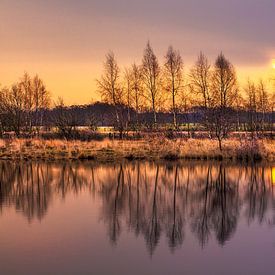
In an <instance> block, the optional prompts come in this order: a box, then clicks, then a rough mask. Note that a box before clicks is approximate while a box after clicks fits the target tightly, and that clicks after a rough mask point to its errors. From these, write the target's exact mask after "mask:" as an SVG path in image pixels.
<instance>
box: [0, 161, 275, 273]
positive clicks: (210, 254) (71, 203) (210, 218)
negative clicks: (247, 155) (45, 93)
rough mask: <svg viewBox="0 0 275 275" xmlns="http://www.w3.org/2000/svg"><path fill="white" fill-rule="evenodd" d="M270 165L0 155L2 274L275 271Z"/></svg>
mask: <svg viewBox="0 0 275 275" xmlns="http://www.w3.org/2000/svg"><path fill="white" fill-rule="evenodd" d="M274 225H275V168H272V166H271V165H270V166H268V165H267V166H265V165H256V166H236V165H226V164H219V163H212V164H209V163H208V164H207V163H203V164H199V163H196V164H192V163H188V164H186V163H160V164H157V163H125V164H106V165H102V164H96V163H93V162H84V163H24V164H23V163H21V164H16V163H10V162H0V273H1V274H18V273H20V274H41V273H42V274H71V273H72V274H83V273H85V274H87V273H89V274H275V227H274Z"/></svg>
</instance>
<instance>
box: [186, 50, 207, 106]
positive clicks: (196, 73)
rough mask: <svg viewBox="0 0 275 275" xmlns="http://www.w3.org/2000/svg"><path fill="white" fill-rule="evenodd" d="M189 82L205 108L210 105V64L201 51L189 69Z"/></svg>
mask: <svg viewBox="0 0 275 275" xmlns="http://www.w3.org/2000/svg"><path fill="white" fill-rule="evenodd" d="M190 84H191V88H192V90H193V91H194V92H195V93H196V94H198V95H200V97H202V99H203V105H204V107H205V108H208V107H210V106H211V93H210V84H211V65H210V63H209V62H208V59H207V57H206V56H205V55H204V54H203V53H202V52H201V53H200V54H199V57H198V59H197V61H196V63H195V65H194V66H193V67H192V69H191V71H190Z"/></svg>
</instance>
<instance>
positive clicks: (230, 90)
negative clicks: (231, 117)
mask: <svg viewBox="0 0 275 275" xmlns="http://www.w3.org/2000/svg"><path fill="white" fill-rule="evenodd" d="M212 90H213V92H214V99H215V100H216V102H215V104H216V105H218V106H221V107H230V106H232V104H233V102H234V99H235V97H236V94H237V78H236V72H235V69H234V67H233V65H232V64H231V63H230V62H229V60H227V59H226V58H225V56H224V55H223V53H221V54H220V55H219V56H218V57H217V59H216V62H215V67H214V72H213V79H212Z"/></svg>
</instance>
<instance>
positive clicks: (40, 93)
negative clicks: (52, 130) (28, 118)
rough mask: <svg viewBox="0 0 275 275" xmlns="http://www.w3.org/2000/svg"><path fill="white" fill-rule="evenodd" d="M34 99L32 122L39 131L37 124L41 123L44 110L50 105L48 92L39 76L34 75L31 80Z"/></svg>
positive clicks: (40, 124)
mask: <svg viewBox="0 0 275 275" xmlns="http://www.w3.org/2000/svg"><path fill="white" fill-rule="evenodd" d="M32 85H33V101H34V124H35V126H36V130H37V132H38V133H39V126H42V125H43V119H44V111H45V109H47V108H49V107H50V103H51V98H50V93H49V91H48V90H47V89H46V86H45V84H44V82H43V80H42V79H41V78H39V76H38V75H36V76H35V77H34V78H33V80H32Z"/></svg>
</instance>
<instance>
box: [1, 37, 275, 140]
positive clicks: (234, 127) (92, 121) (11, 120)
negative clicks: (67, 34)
mask: <svg viewBox="0 0 275 275" xmlns="http://www.w3.org/2000/svg"><path fill="white" fill-rule="evenodd" d="M183 68H184V66H183V60H182V57H181V55H180V53H179V51H176V50H174V49H173V47H169V48H168V51H167V53H166V55H165V57H164V62H163V64H160V63H159V61H158V58H157V56H156V55H155V54H154V51H153V49H152V47H151V45H150V43H149V42H148V43H147V45H146V48H145V50H144V55H143V58H142V61H141V64H135V63H134V64H132V65H131V66H130V67H128V68H125V69H124V70H121V69H120V67H119V65H118V63H117V61H116V59H115V56H114V54H113V53H112V52H110V53H108V54H107V55H106V60H105V62H104V67H103V72H102V75H101V77H100V78H99V79H98V80H97V89H98V92H100V94H101V97H102V102H96V103H94V104H90V105H83V106H66V105H65V104H64V102H63V100H62V99H59V100H58V101H57V102H56V103H55V104H52V100H51V96H50V93H49V92H48V90H47V89H46V86H45V84H44V83H43V81H42V80H41V79H40V78H39V77H38V76H35V77H33V78H32V77H30V76H29V75H28V74H27V73H26V74H25V75H24V76H23V78H22V79H20V81H19V82H17V83H16V84H14V85H12V87H10V88H2V89H0V131H1V133H2V134H3V133H5V132H10V131H13V132H14V133H15V134H16V135H17V136H20V135H21V134H22V133H31V134H33V133H36V134H39V132H40V130H41V126H47V127H51V126H55V127H56V128H57V129H58V130H59V132H60V133H61V134H62V135H64V136H66V137H70V136H71V135H72V133H73V132H75V131H76V130H77V127H78V126H89V127H90V129H91V130H93V131H95V130H96V127H98V126H113V127H114V128H115V130H117V131H118V132H119V133H120V136H121V137H122V136H123V134H124V133H125V132H129V131H145V130H151V131H158V130H159V129H163V127H165V129H168V130H171V131H181V130H183V126H184V127H185V128H184V129H186V127H187V130H188V131H189V130H190V129H192V130H194V131H197V130H204V131H207V132H209V136H210V137H211V138H212V137H215V138H217V139H218V140H219V142H221V140H222V139H223V138H226V137H227V136H228V134H229V132H230V131H249V132H251V133H252V135H253V136H254V135H257V134H259V133H260V132H261V133H263V132H267V131H269V132H272V130H273V123H274V120H275V118H274V114H273V109H274V99H275V93H274V91H271V90H268V88H267V85H266V83H265V82H264V81H262V80H260V81H259V82H258V83H254V82H252V81H250V80H248V82H247V84H246V85H245V87H240V86H239V85H238V83H237V77H236V72H235V68H234V66H233V65H232V63H231V62H230V61H229V60H228V59H227V58H226V57H225V56H224V55H223V53H221V54H219V55H218V57H217V58H216V60H215V62H214V64H213V65H212V64H210V62H209V61H208V59H207V57H206V56H205V55H204V54H203V53H200V54H199V56H198V59H197V61H196V62H195V64H194V65H193V67H192V68H191V69H190V71H189V72H185V71H184V69H183ZM183 124H185V125H183Z"/></svg>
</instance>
